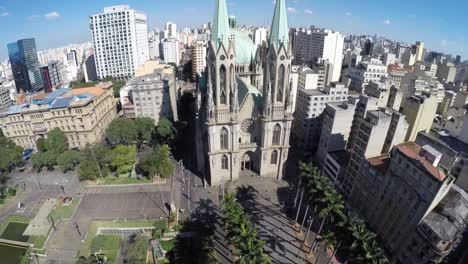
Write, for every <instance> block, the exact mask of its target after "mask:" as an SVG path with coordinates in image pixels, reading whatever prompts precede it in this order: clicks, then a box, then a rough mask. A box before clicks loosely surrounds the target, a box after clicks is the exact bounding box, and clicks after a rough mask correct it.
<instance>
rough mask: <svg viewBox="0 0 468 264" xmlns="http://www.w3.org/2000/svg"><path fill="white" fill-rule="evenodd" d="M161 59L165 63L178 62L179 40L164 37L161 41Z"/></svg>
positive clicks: (177, 63)
mask: <svg viewBox="0 0 468 264" xmlns="http://www.w3.org/2000/svg"><path fill="white" fill-rule="evenodd" d="M161 45H162V51H163V59H164V62H165V63H175V64H176V65H179V63H180V48H179V41H178V40H176V39H165V40H164V41H163V42H162V43H161Z"/></svg>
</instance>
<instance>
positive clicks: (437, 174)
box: [396, 142, 447, 181]
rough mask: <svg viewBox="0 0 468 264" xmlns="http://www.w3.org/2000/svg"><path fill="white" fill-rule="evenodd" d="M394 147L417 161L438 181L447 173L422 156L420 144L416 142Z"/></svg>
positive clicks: (445, 176)
mask: <svg viewBox="0 0 468 264" xmlns="http://www.w3.org/2000/svg"><path fill="white" fill-rule="evenodd" d="M396 148H397V149H398V150H399V151H400V152H401V153H402V154H403V155H405V156H406V157H408V158H410V159H412V160H414V161H416V162H419V163H420V164H421V165H422V166H423V167H424V168H425V169H426V171H427V172H428V173H429V174H431V175H432V177H434V178H435V179H436V180H438V181H444V180H445V178H447V175H446V174H445V173H443V172H442V171H440V170H439V169H438V168H436V167H434V165H432V163H431V162H429V161H428V160H426V159H425V158H424V157H422V156H421V155H420V154H419V153H420V151H421V146H419V145H418V144H416V143H413V142H408V143H403V144H400V145H397V146H396Z"/></svg>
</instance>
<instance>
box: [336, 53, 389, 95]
mask: <svg viewBox="0 0 468 264" xmlns="http://www.w3.org/2000/svg"><path fill="white" fill-rule="evenodd" d="M347 70H348V72H347V73H346V74H345V76H344V81H345V82H348V81H349V82H350V86H349V88H350V89H353V90H355V91H357V92H359V93H363V89H364V87H366V86H367V85H368V84H369V83H370V82H379V81H380V80H381V79H382V78H384V77H387V76H388V74H387V66H386V65H385V64H383V63H382V61H380V60H379V59H373V58H372V59H370V60H368V61H363V62H361V63H359V64H358V65H357V66H356V67H352V68H348V69H347Z"/></svg>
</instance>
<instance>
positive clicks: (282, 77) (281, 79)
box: [276, 65, 286, 102]
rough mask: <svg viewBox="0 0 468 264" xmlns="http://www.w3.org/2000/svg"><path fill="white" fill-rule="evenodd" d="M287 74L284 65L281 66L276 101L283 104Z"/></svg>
mask: <svg viewBox="0 0 468 264" xmlns="http://www.w3.org/2000/svg"><path fill="white" fill-rule="evenodd" d="M285 74H286V70H285V68H284V65H281V66H280V68H279V75H278V86H277V87H278V88H277V91H276V101H278V102H282V101H283V91H284V86H285V85H284V82H285Z"/></svg>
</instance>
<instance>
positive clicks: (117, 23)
mask: <svg viewBox="0 0 468 264" xmlns="http://www.w3.org/2000/svg"><path fill="white" fill-rule="evenodd" d="M90 28H91V34H92V37H93V44H94V55H95V60H96V71H97V75H98V78H104V77H108V76H110V77H114V78H116V79H119V80H127V79H130V78H131V77H132V76H133V75H134V73H135V69H136V68H138V67H139V66H140V65H141V64H143V63H144V62H145V61H147V60H149V48H148V25H147V19H146V15H145V14H144V13H142V12H140V11H137V10H134V9H131V8H130V7H129V6H127V5H121V6H112V7H106V8H104V13H100V14H96V15H93V16H91V17H90Z"/></svg>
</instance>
